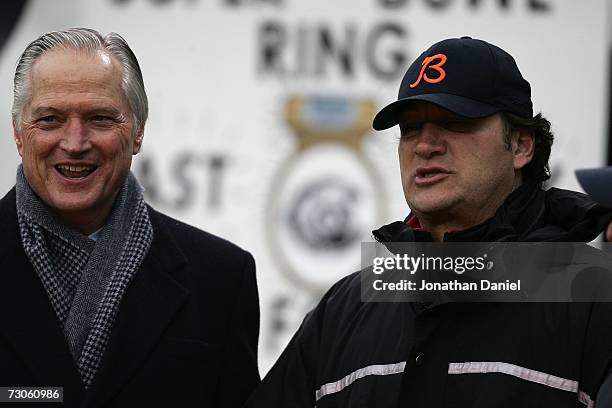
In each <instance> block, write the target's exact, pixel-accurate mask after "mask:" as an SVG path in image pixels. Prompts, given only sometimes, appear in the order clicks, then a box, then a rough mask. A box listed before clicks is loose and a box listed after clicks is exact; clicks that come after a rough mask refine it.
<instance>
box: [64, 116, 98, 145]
mask: <svg viewBox="0 0 612 408" xmlns="http://www.w3.org/2000/svg"><path fill="white" fill-rule="evenodd" d="M60 148H61V149H62V150H64V151H65V152H67V153H70V154H80V153H83V152H85V151H87V150H89V149H90V148H91V143H90V141H89V131H88V129H87V126H86V124H85V123H84V121H83V120H82V119H80V118H69V119H68V120H67V122H66V125H65V127H64V134H63V136H62V140H61V142H60Z"/></svg>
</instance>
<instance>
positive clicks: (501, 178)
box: [398, 102, 531, 230]
mask: <svg viewBox="0 0 612 408" xmlns="http://www.w3.org/2000/svg"><path fill="white" fill-rule="evenodd" d="M400 130H401V138H400V142H399V148H398V150H399V158H400V169H401V176H402V185H403V189H404V196H405V198H406V201H407V203H408V205H409V206H410V208H411V209H412V211H413V212H414V214H415V215H416V216H417V217H418V219H419V220H420V221H421V224H422V225H423V227H425V228H426V229H427V228H428V227H429V228H435V227H436V225H445V226H446V227H448V228H449V229H465V228H468V227H470V226H472V225H476V224H478V223H481V222H483V221H485V220H486V219H487V218H489V217H491V216H492V215H493V214H494V213H495V211H496V210H497V208H498V207H499V206H500V205H501V204H502V203H503V201H504V199H505V198H506V197H507V196H508V195H509V194H510V193H511V192H512V190H513V189H514V188H516V187H517V186H518V184H520V173H519V170H520V168H521V167H523V166H524V165H525V164H526V163H527V162H528V161H529V160H530V157H531V156H529V155H527V156H529V157H523V156H524V155H521V153H520V152H521V146H520V144H519V143H518V139H519V138H518V137H515V138H513V143H512V149H511V150H508V149H507V148H506V146H505V143H504V126H503V122H502V118H501V116H500V114H495V115H492V116H488V117H485V118H480V119H470V118H465V117H461V116H458V115H456V114H454V113H451V112H449V111H447V110H445V109H442V108H440V107H438V106H436V105H433V104H429V103H426V102H415V103H414V104H413V105H411V106H410V109H408V110H405V111H404V112H403V113H402V114H401V116H400ZM517 153H518V154H517ZM449 229H447V230H449Z"/></svg>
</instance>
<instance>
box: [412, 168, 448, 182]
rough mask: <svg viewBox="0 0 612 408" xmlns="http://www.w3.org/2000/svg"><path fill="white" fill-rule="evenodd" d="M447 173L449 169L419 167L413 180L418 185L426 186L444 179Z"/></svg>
mask: <svg viewBox="0 0 612 408" xmlns="http://www.w3.org/2000/svg"><path fill="white" fill-rule="evenodd" d="M449 174H450V173H449V171H448V170H446V169H443V168H438V167H432V168H420V169H417V172H416V175H415V177H414V182H415V184H416V185H417V186H419V187H426V186H430V185H433V184H435V183H437V182H439V181H442V180H444V179H445V178H447V177H448V176H449Z"/></svg>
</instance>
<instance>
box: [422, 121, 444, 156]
mask: <svg viewBox="0 0 612 408" xmlns="http://www.w3.org/2000/svg"><path fill="white" fill-rule="evenodd" d="M443 131H444V129H442V128H440V127H439V126H438V125H436V124H435V123H429V122H426V123H424V124H423V125H422V128H421V131H420V133H419V135H418V136H417V138H418V139H417V143H416V145H415V146H414V152H415V154H416V155H418V156H421V157H423V158H426V159H429V158H431V157H433V156H438V155H442V154H444V153H446V142H445V140H444V136H443V134H442V132H443Z"/></svg>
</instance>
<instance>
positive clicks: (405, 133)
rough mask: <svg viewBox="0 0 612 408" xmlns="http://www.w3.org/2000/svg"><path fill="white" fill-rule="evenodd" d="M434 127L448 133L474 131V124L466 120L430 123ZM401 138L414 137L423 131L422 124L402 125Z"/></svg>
mask: <svg viewBox="0 0 612 408" xmlns="http://www.w3.org/2000/svg"><path fill="white" fill-rule="evenodd" d="M432 123H433V124H434V125H435V126H437V127H439V128H442V129H445V130H448V131H450V132H458V133H464V132H470V131H473V130H474V126H475V124H474V123H473V122H471V121H467V120H445V121H437V122H432ZM400 129H401V135H402V137H411V136H416V135H418V134H419V132H421V130H422V129H423V124H422V123H413V124H403V125H401V126H400Z"/></svg>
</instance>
